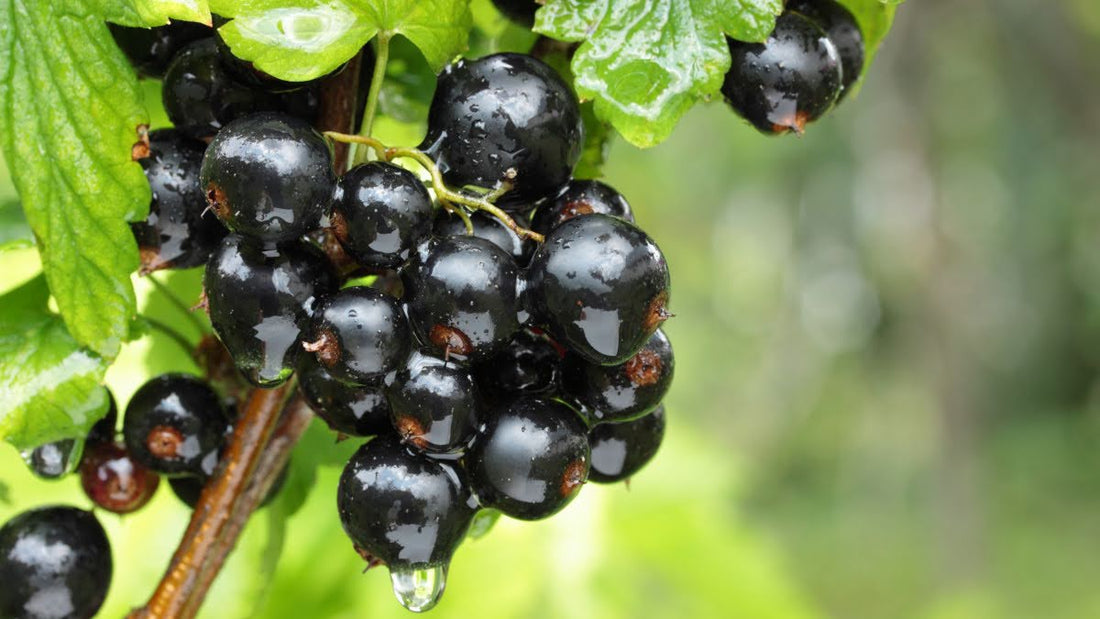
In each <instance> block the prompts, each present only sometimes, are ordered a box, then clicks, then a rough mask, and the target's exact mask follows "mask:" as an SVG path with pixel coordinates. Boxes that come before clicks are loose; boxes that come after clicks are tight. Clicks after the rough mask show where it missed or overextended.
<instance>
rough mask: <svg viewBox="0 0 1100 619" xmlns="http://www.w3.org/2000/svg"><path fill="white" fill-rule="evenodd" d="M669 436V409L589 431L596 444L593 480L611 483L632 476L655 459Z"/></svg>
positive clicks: (661, 408)
mask: <svg viewBox="0 0 1100 619" xmlns="http://www.w3.org/2000/svg"><path fill="white" fill-rule="evenodd" d="M664 436H665V408H664V407H663V406H658V407H657V408H656V409H655V410H654V411H653V412H651V413H649V414H648V415H645V416H643V417H639V418H638V419H635V420H633V421H627V422H624V423H601V424H599V425H597V426H596V427H594V428H592V431H590V432H589V433H588V442H589V444H590V445H591V446H592V471H591V472H590V473H589V474H588V479H589V481H594V482H598V483H601V484H610V483H615V482H617V481H623V480H624V479H628V478H629V477H630V476H631V475H633V474H634V473H637V472H638V470H639V469H641V468H642V467H643V466H645V465H646V463H647V462H649V461H650V460H652V459H653V456H654V454H656V453H657V449H658V448H659V447H660V446H661V440H662V439H663V438H664Z"/></svg>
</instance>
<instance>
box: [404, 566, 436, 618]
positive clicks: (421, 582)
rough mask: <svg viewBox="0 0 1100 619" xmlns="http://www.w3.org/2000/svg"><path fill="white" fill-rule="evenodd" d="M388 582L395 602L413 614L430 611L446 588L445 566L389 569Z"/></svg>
mask: <svg viewBox="0 0 1100 619" xmlns="http://www.w3.org/2000/svg"><path fill="white" fill-rule="evenodd" d="M390 582H392V583H393V594H394V595H395V596H397V601H398V602H401V605H402V606H404V607H405V608H407V609H409V610H411V611H413V612H414V613H422V612H424V611H427V610H431V609H432V608H434V607H435V605H436V604H437V603H438V602H439V598H440V597H442V596H443V588H444V587H446V586H447V566H446V565H437V566H435V567H423V568H390Z"/></svg>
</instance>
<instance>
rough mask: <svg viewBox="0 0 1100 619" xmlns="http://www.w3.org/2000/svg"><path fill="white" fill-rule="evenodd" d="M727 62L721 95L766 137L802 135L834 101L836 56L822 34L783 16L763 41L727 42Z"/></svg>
mask: <svg viewBox="0 0 1100 619" xmlns="http://www.w3.org/2000/svg"><path fill="white" fill-rule="evenodd" d="M729 48H730V55H731V56H732V57H733V64H732V66H731V67H730V70H729V73H727V74H726V80H725V83H724V84H723V85H722V94H723V95H725V97H726V102H727V103H729V105H730V107H732V108H733V109H734V111H735V112H737V113H738V114H740V115H741V116H742V117H744V118H745V119H746V120H748V121H749V122H750V123H752V124H753V125H755V126H756V128H757V129H759V130H760V131H762V132H764V133H767V134H774V133H786V132H788V131H794V132H796V133H802V131H803V129H804V128H805V127H806V124H807V123H809V122H812V121H814V120H817V119H818V118H820V117H821V116H822V115H823V114H824V113H825V112H827V111H828V110H829V108H831V107H832V106H833V104H834V103H835V102H836V99H837V95H838V94H839V93H840V87H841V77H842V76H841V68H840V55H839V54H838V52H837V49H836V46H835V45H833V44H832V42H831V41H829V38H828V37H827V36H825V33H824V32H823V31H822V30H821V28H819V27H818V26H817V25H816V24H814V23H813V22H812V21H810V20H809V19H807V18H805V17H803V16H802V15H800V14H798V13H784V14H782V15H780V16H779V19H777V20H776V22H775V30H774V31H773V32H772V33H771V35H770V36H769V37H768V40H767V41H765V42H763V43H745V42H743V41H735V40H733V39H730V40H729Z"/></svg>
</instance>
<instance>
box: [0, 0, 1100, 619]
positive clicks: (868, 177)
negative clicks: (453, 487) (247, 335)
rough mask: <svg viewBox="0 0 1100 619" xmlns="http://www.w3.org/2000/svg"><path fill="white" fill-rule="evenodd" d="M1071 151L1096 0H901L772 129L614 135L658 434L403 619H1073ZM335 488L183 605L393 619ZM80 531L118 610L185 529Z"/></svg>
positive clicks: (1090, 495)
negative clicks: (660, 322) (655, 320)
mask: <svg viewBox="0 0 1100 619" xmlns="http://www.w3.org/2000/svg"><path fill="white" fill-rule="evenodd" d="M150 92H151V93H152V92H153V91H150ZM152 96H153V97H154V98H155V94H154V95H152ZM1098 144H1100V5H1098V4H1097V3H1096V2H1095V0H1061V1H1056V2H1044V3H1036V2H1028V1H1027V0H954V1H949V0H911V1H910V2H908V3H906V4H905V5H903V6H902V8H901V10H900V11H899V13H898V19H897V22H896V26H895V30H894V32H893V33H892V34H891V35H890V36H889V37H888V39H887V41H886V45H885V46H884V48H883V50H882V52H881V54H880V55H879V56H878V59H877V61H876V64H875V66H874V67H873V69H872V70H871V72H870V75H869V78H868V79H867V80H866V83H865V86H864V87H863V90H862V92H861V93H860V94H859V96H858V97H857V98H855V99H853V100H849V101H847V102H846V103H845V104H844V105H843V106H842V107H841V108H839V109H838V110H837V111H836V112H835V113H833V114H832V115H831V116H830V117H828V118H827V119H825V120H824V121H822V122H820V123H818V124H817V125H816V126H813V127H812V128H811V130H810V131H809V132H808V133H807V135H806V136H805V137H803V138H802V139H797V138H793V137H792V138H784V139H768V138H764V137H762V136H760V135H758V134H757V133H756V132H755V131H754V130H752V129H750V128H749V127H748V126H747V125H746V124H744V123H742V122H741V121H739V120H738V119H737V118H735V117H734V116H733V114H732V113H730V112H729V110H728V109H726V108H725V107H724V105H722V104H721V103H718V102H715V103H713V104H711V105H707V106H700V107H698V108H697V109H696V110H694V111H692V112H691V113H690V114H689V115H688V116H687V117H686V118H685V120H684V121H683V123H682V125H681V126H680V127H679V129H678V131H677V132H676V133H675V134H674V136H673V138H672V139H670V140H669V141H668V142H667V143H665V144H663V145H661V146H659V147H657V148H655V149H652V150H649V151H639V150H636V149H633V148H632V147H630V146H628V145H626V144H624V143H622V142H621V141H620V142H616V143H615V144H614V146H613V148H612V150H611V153H610V159H609V162H608V164H607V166H606V180H607V181H608V182H609V183H611V184H613V185H614V186H616V187H617V188H619V189H620V190H621V191H622V192H623V193H624V194H625V195H626V196H627V198H628V199H629V200H630V201H631V203H632V204H633V206H634V207H635V209H636V211H637V214H638V219H639V222H640V223H641V224H642V225H643V226H644V227H645V228H646V229H647V230H648V231H649V232H650V233H651V235H652V236H654V237H655V239H656V240H657V241H658V242H659V244H660V245H661V247H662V248H663V249H664V251H665V253H666V255H667V256H668V259H669V262H670V263H671V265H672V269H673V281H674V289H673V291H674V292H673V301H672V306H673V310H674V311H675V312H676V313H677V315H678V317H677V318H676V319H674V320H672V321H670V322H669V324H668V326H667V331H668V333H669V335H670V337H671V339H672V341H673V344H674V346H675V349H676V354H677V363H678V368H677V373H676V374H677V375H676V382H675V385H674V387H673V390H672V393H671V395H670V396H669V398H668V400H667V405H668V411H669V412H668V423H669V429H668V437H667V440H666V443H665V445H664V446H663V448H662V451H661V453H660V454H659V455H658V458H657V460H656V461H655V462H654V463H652V464H651V465H650V466H649V467H648V468H647V469H645V470H644V471H642V472H641V473H640V474H638V475H637V476H636V477H635V478H634V479H633V481H632V484H631V485H630V488H629V490H628V489H627V488H625V487H623V486H612V487H607V486H596V485H594V484H593V485H589V486H588V487H586V488H585V490H584V492H582V493H581V495H580V497H579V498H578V500H577V501H575V502H574V503H573V504H571V505H570V506H569V507H568V508H567V509H566V510H565V511H564V512H563V513H562V514H560V515H558V516H556V517H554V518H552V519H550V520H548V521H544V522H538V523H520V522H517V521H507V520H502V521H501V522H500V523H499V524H498V525H497V526H496V528H495V529H494V530H493V531H492V532H491V533H490V534H489V535H488V536H486V537H484V538H482V539H479V540H475V541H468V542H467V543H466V544H464V545H463V547H462V548H460V549H459V551H458V553H457V555H456V557H455V559H454V562H453V564H452V568H451V574H450V578H449V581H448V589H447V593H446V595H445V596H444V598H443V601H442V602H441V604H440V606H439V607H438V608H437V609H436V610H434V611H432V612H433V616H435V617H439V618H444V617H570V618H572V617H667V616H683V617H746V618H769V617H844V618H864V617H866V618H909V617H912V618H928V619H951V618H984V617H991V618H992V617H998V618H1000V617H1013V618H1014V617H1020V618H1035V617H1044V618H1057V617H1067V618H1068V617H1097V616H1100V587H1097V586H1096V584H1097V583H1098V582H1100V390H1098V389H1097V381H1096V377H1097V369H1098V365H1100V352H1098V351H1100V146H1098ZM0 174H5V173H4V172H3V170H0ZM12 195H13V191H12V188H11V184H10V181H9V180H8V178H7V176H6V175H4V176H0V202H3V201H4V200H3V199H6V198H9V197H11V196H12ZM9 215H10V213H4V215H3V217H2V218H0V222H6V221H9V220H10V219H11V217H9ZM8 230H9V227H8V226H4V225H0V232H2V233H3V234H7V233H8V232H7V231H8ZM19 260H21V261H22V262H23V263H24V264H26V265H29V266H28V267H27V268H33V262H34V255H33V252H25V253H24V255H22V256H20V258H19ZM17 271H18V270H17V269H15V268H14V267H13V268H11V269H9V270H8V271H7V273H6V275H5V280H6V281H5V282H4V284H3V287H4V288H8V287H10V286H11V285H14V284H15V283H17V280H18V279H19V276H18V275H15V273H17ZM7 280H11V281H10V282H9V281H7ZM172 284H173V286H174V287H176V288H177V289H178V290H182V291H188V292H189V293H190V294H195V293H196V292H197V285H198V276H197V274H196V273H185V274H182V275H178V276H173V278H172ZM138 286H139V290H141V291H143V292H147V288H146V286H147V285H146V284H144V283H141V282H139V283H138ZM147 311H148V312H150V313H151V314H154V315H158V316H162V317H164V318H167V319H169V320H173V321H175V322H177V323H178V325H179V326H180V328H181V329H187V328H188V325H187V324H186V323H184V322H183V321H181V320H180V319H179V316H178V315H173V314H172V311H173V310H172V309H171V308H170V307H160V306H154V307H149V308H147ZM189 335H195V334H194V333H190V334H189ZM189 363H190V362H189V361H188V360H187V358H186V357H185V356H183V355H182V353H180V352H179V351H178V350H176V349H175V348H174V347H173V344H172V343H171V342H170V341H169V340H166V339H163V338H161V337H160V336H155V337H147V338H145V339H142V340H139V341H137V342H135V343H134V344H133V345H131V346H129V347H128V348H127V349H126V350H125V352H124V354H123V356H122V358H121V359H120V361H119V363H118V364H117V365H116V367H114V368H113V369H112V370H111V371H110V373H109V374H108V379H109V384H110V386H111V387H112V388H113V389H114V391H115V393H116V395H117V396H118V397H119V399H120V401H121V402H125V401H126V400H127V399H128V397H129V394H130V393H132V392H133V391H134V390H135V389H136V388H137V386H138V385H139V384H140V383H141V381H142V380H143V379H144V378H145V377H146V376H148V375H150V374H154V373H157V372H161V371H165V370H167V369H185V370H186V369H188V368H193V366H189ZM330 440H331V439H330V437H329V436H328V435H326V434H325V433H324V432H322V431H320V429H319V428H313V429H312V430H311V433H310V434H309V435H308V436H307V441H311V442H312V444H313V445H315V446H317V448H320V449H325V448H327V447H326V446H327V445H328V441H330ZM332 449H338V448H336V447H332ZM338 474H339V469H338V468H324V469H321V470H320V472H319V474H318V476H317V479H316V484H315V487H314V490H313V492H312V493H311V494H309V496H308V500H307V502H306V504H305V505H304V507H303V508H302V509H301V511H299V512H298V513H296V514H295V515H293V516H292V517H291V518H290V519H289V520H288V521H287V522H286V525H285V528H284V527H282V526H280V525H279V522H280V518H279V517H278V515H277V514H278V511H279V509H281V508H280V507H279V504H278V503H277V504H276V506H275V507H274V508H271V510H269V511H270V513H269V512H260V513H259V514H258V515H257V516H256V517H255V518H254V519H253V521H252V523H251V524H250V525H249V528H248V529H247V531H246V534H245V536H244V539H243V541H242V543H241V545H240V547H239V549H238V551H237V552H236V553H235V554H234V556H233V558H232V560H231V561H230V563H229V564H228V567H227V568H226V570H225V571H224V572H223V574H222V575H221V577H220V579H219V580H218V582H217V584H216V586H215V589H214V590H213V592H212V594H211V596H210V597H209V599H208V601H207V604H206V606H205V608H204V613H203V616H204V617H209V618H214V617H218V618H234V617H250V616H251V617H272V618H274V617H288V618H290V617H293V618H300V617H348V618H350V617H363V616H371V617H391V616H392V617H406V616H407V614H406V611H404V610H402V609H401V608H400V607H399V606H398V605H397V603H396V601H395V600H394V599H393V597H392V595H391V594H390V592H389V584H388V579H387V578H386V574H385V573H384V571H383V570H375V571H372V572H369V573H367V574H365V575H361V574H360V573H359V572H360V569H361V563H360V560H359V558H358V557H357V556H356V554H355V553H354V552H353V551H352V549H351V547H350V544H348V543H347V541H346V539H345V538H344V536H343V534H342V532H341V530H340V524H339V521H338V519H337V516H336V511H335V496H334V486H335V481H336V477H337V475H338ZM308 481H309V480H308V479H304V480H298V486H299V487H298V488H297V490H300V489H301V488H300V486H302V484H304V483H308ZM0 482H2V483H3V486H0V521H3V520H6V519H7V518H9V517H10V516H12V515H13V514H14V513H16V512H18V511H20V510H23V509H26V508H29V507H32V506H36V505H40V504H43V503H48V502H64V503H75V504H78V505H87V501H86V500H85V499H83V497H82V494H81V492H80V490H79V485H78V482H77V481H76V480H74V479H68V480H65V481H61V482H57V483H47V482H42V481H37V480H35V479H33V478H32V477H31V476H30V475H29V474H28V473H27V472H26V470H25V467H24V466H23V464H22V463H21V462H20V460H19V458H18V455H17V454H16V453H15V452H14V450H12V449H10V448H8V447H0ZM293 486H294V484H293V483H292V489H291V492H290V493H289V494H290V495H297V494H299V493H298V492H296V489H295V488H294V487H293ZM288 500H289V499H288ZM100 517H101V520H102V521H104V523H105V525H106V526H107V528H108V530H109V534H110V536H111V539H112V543H113V545H114V552H115V560H116V570H115V580H114V584H113V586H112V589H111V594H110V597H109V600H108V603H107V606H106V607H105V609H104V611H103V616H106V617H112V616H121V615H123V614H124V613H125V612H126V611H127V610H128V609H129V608H131V607H132V606H135V605H138V604H140V603H141V602H143V601H144V599H145V598H146V597H147V596H148V594H149V592H150V591H151V589H152V587H153V585H154V583H155V581H156V579H157V578H158V577H159V575H160V574H161V573H162V571H163V569H164V566H165V565H166V563H167V560H168V557H169V556H170V554H171V552H172V549H173V548H174V546H175V544H176V542H177V541H178V538H179V535H180V533H181V532H182V530H183V528H184V526H185V523H186V520H187V517H188V513H187V512H186V511H185V509H184V508H183V507H181V505H180V504H179V503H178V502H177V501H176V500H175V499H174V497H173V496H172V495H171V492H170V491H169V489H168V488H167V487H162V488H161V490H160V492H159V493H158V496H157V497H156V498H155V499H154V501H153V503H152V504H151V505H150V506H149V507H148V508H147V509H145V510H143V511H142V512H140V513H138V514H136V515H133V516H129V517H125V518H120V517H116V516H112V515H109V514H101V515H100ZM280 545H281V546H282V547H283V552H282V555H281V557H280V558H279V559H278V561H277V563H276V562H275V560H274V558H275V557H276V556H277V555H278V553H277V552H276V550H277V549H278V547H279V546H280Z"/></svg>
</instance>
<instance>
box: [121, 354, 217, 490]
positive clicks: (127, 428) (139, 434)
mask: <svg viewBox="0 0 1100 619" xmlns="http://www.w3.org/2000/svg"><path fill="white" fill-rule="evenodd" d="M228 426H229V420H228V419H227V418H226V416H225V410H224V409H223V408H222V403H221V398H219V397H218V394H217V393H215V392H214V390H213V389H211V388H210V385H208V384H206V383H205V382H203V381H201V380H199V379H198V378H196V377H194V376H190V375H187V374H163V375H161V376H157V377H156V378H152V379H150V380H149V381H148V382H146V383H145V384H144V385H142V386H141V387H140V388H139V389H138V390H137V392H135V393H134V395H133V397H131V398H130V403H129V404H127V405H126V414H125V415H124V416H123V419H122V435H123V437H124V438H125V439H126V449H127V450H128V451H129V452H130V455H131V456H132V457H133V458H134V459H135V460H137V461H138V462H140V463H142V464H144V465H145V466H147V467H149V468H150V469H152V470H154V471H157V472H159V473H164V474H166V475H210V474H211V473H213V472H214V468H215V467H216V466H217V464H218V454H219V453H220V452H221V449H222V446H223V445H224V444H225V435H226V429H227V428H228Z"/></svg>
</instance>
